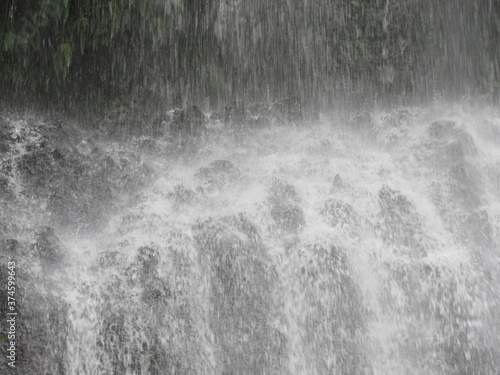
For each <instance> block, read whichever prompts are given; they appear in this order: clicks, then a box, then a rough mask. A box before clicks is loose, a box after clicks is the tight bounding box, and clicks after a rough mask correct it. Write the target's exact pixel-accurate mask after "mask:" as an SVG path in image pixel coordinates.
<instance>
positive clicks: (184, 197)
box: [169, 185, 196, 205]
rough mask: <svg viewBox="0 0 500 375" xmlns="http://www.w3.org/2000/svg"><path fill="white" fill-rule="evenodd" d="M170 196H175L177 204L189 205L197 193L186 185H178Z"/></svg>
mask: <svg viewBox="0 0 500 375" xmlns="http://www.w3.org/2000/svg"><path fill="white" fill-rule="evenodd" d="M169 197H171V198H173V200H174V203H175V204H177V205H185V204H187V205H189V204H192V203H193V202H194V199H195V197H196V193H195V192H194V191H192V190H191V189H187V188H186V187H184V185H176V186H175V187H174V191H173V192H172V193H169Z"/></svg>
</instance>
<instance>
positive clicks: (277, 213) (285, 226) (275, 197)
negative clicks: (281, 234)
mask: <svg viewBox="0 0 500 375" xmlns="http://www.w3.org/2000/svg"><path fill="white" fill-rule="evenodd" d="M268 201H269V203H270V204H271V217H272V219H273V220H274V222H275V223H276V225H277V226H278V228H280V229H282V230H285V231H289V232H297V231H298V230H299V229H301V228H302V227H303V226H304V225H305V218H304V212H303V211H302V209H301V208H300V207H299V206H298V204H297V203H299V202H300V199H299V196H298V194H297V191H296V190H295V187H294V186H292V185H290V184H288V183H286V182H284V181H281V180H278V179H276V180H274V181H273V184H272V186H271V188H270V190H269V196H268Z"/></svg>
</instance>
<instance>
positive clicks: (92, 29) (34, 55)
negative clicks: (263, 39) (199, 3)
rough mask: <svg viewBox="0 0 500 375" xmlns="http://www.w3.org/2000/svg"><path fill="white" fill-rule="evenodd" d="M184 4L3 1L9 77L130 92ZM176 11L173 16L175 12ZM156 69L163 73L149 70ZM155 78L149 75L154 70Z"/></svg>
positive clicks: (45, 88) (45, 90)
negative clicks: (129, 89)
mask: <svg viewBox="0 0 500 375" xmlns="http://www.w3.org/2000/svg"><path fill="white" fill-rule="evenodd" d="M182 6H183V5H182V3H178V2H175V1H166V2H159V1H154V0H140V1H129V0H109V1H105V0H78V1H69V0H18V1H14V0H12V1H7V2H6V3H5V4H3V5H1V6H0V11H1V13H0V17H1V19H3V20H6V22H3V23H2V26H1V29H0V42H1V47H2V48H1V50H2V55H1V58H0V67H1V69H2V71H3V75H2V78H1V82H2V84H3V85H6V86H7V87H9V86H12V87H13V88H14V89H20V90H26V89H28V90H29V91H31V92H32V93H34V94H41V95H46V94H51V95H54V99H55V100H56V101H57V100H58V93H59V92H61V91H63V92H65V94H66V93H67V90H68V89H69V90H70V92H71V94H73V96H76V97H81V96H82V95H83V96H84V97H85V96H89V95H92V94H94V93H95V92H96V90H103V91H104V93H112V92H116V91H124V90H125V88H126V89H128V88H129V87H130V86H131V85H134V84H135V83H136V81H140V80H143V79H145V77H144V74H145V73H144V72H146V71H148V65H149V64H151V61H152V60H154V56H155V55H156V54H159V53H161V50H165V49H166V48H168V46H167V44H168V43H167V42H168V38H166V37H165V35H166V31H167V30H166V29H167V25H169V27H170V28H171V29H175V27H177V25H176V19H177V17H176V16H175V14H177V13H179V12H182ZM171 14H174V16H173V17H171V16H170V15H171ZM149 73H151V74H154V73H157V72H149ZM146 78H147V77H146Z"/></svg>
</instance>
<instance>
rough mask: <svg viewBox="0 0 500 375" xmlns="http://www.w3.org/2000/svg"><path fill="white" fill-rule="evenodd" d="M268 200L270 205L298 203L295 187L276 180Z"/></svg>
mask: <svg viewBox="0 0 500 375" xmlns="http://www.w3.org/2000/svg"><path fill="white" fill-rule="evenodd" d="M268 199H269V202H270V203H271V204H272V205H284V204H294V203H298V202H299V201H300V199H299V195H298V194H297V191H296V190H295V187H294V186H293V185H290V184H288V183H286V182H284V181H282V180H278V179H276V180H274V181H273V183H272V186H271V189H270V190H269V198H268Z"/></svg>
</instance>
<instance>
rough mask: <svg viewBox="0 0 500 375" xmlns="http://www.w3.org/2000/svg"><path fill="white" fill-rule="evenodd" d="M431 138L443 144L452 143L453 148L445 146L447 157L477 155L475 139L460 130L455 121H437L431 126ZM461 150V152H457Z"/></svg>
mask: <svg viewBox="0 0 500 375" xmlns="http://www.w3.org/2000/svg"><path fill="white" fill-rule="evenodd" d="M429 135H430V136H431V138H434V139H435V140H438V141H441V142H452V143H453V146H446V143H445V146H446V147H448V148H449V150H445V151H444V152H445V155H448V153H451V154H450V155H448V157H453V153H456V152H459V153H460V154H462V155H476V154H477V147H476V144H475V142H474V139H473V138H472V137H471V136H470V135H469V134H468V133H467V132H466V131H465V130H463V129H461V128H459V127H458V126H457V125H456V124H455V123H454V122H453V121H435V122H433V123H432V124H431V125H430V126H429ZM458 149H459V151H457V150H458ZM462 155H460V156H462Z"/></svg>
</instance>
